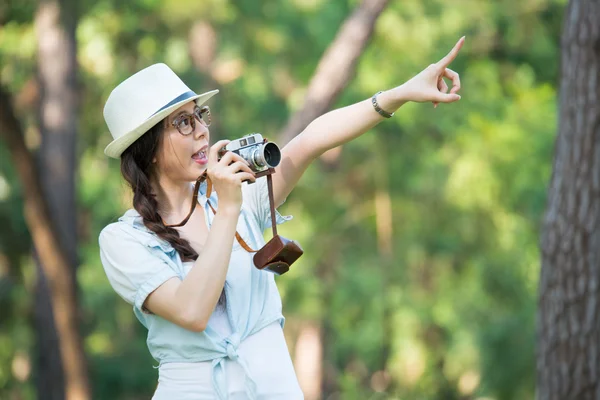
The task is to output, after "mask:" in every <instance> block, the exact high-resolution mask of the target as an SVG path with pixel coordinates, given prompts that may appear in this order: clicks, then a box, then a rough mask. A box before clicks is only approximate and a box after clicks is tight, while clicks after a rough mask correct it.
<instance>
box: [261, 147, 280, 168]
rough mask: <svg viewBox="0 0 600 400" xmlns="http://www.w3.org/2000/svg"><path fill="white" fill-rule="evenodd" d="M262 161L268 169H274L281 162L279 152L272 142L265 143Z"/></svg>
mask: <svg viewBox="0 0 600 400" xmlns="http://www.w3.org/2000/svg"><path fill="white" fill-rule="evenodd" d="M263 153H264V159H265V161H266V163H267V165H268V166H269V167H270V168H275V167H276V166H278V165H279V163H280V162H281V151H280V150H279V147H278V146H277V145H276V144H275V143H273V142H267V143H266V144H265V146H264V150H263Z"/></svg>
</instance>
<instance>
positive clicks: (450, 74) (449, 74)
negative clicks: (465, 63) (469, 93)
mask: <svg viewBox="0 0 600 400" xmlns="http://www.w3.org/2000/svg"><path fill="white" fill-rule="evenodd" d="M443 76H445V77H446V78H448V79H450V80H452V89H450V93H457V92H458V91H459V90H460V76H459V75H458V73H456V72H454V71H452V70H451V69H450V68H446V69H444V73H443Z"/></svg>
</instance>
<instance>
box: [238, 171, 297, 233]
mask: <svg viewBox="0 0 600 400" xmlns="http://www.w3.org/2000/svg"><path fill="white" fill-rule="evenodd" d="M242 190H243V192H242V193H243V198H244V206H245V207H246V208H247V209H248V210H249V211H250V212H251V213H252V215H253V216H254V217H255V218H256V220H257V222H258V225H259V226H260V229H261V230H262V231H264V230H265V229H267V228H269V227H271V208H270V205H269V188H268V185H267V178H266V177H261V178H258V179H257V180H256V182H255V183H253V184H251V185H248V184H244V186H242ZM284 201H285V200H284ZM292 218H293V217H292V216H291V215H285V216H284V215H281V214H280V213H279V211H277V210H275V221H276V223H277V225H280V224H282V223H284V222H286V221H289V220H291V219H292Z"/></svg>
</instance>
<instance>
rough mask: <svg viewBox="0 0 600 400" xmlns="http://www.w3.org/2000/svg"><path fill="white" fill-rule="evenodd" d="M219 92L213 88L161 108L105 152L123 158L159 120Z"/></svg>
mask: <svg viewBox="0 0 600 400" xmlns="http://www.w3.org/2000/svg"><path fill="white" fill-rule="evenodd" d="M217 93H219V91H218V90H211V91H210V92H206V93H202V94H198V95H195V96H191V97H187V98H185V99H184V100H181V101H178V102H176V103H174V104H172V105H170V106H168V107H165V108H164V109H162V110H160V111H159V112H157V113H156V114H154V115H152V116H151V117H150V118H148V119H147V120H145V121H144V122H143V123H142V124H141V125H139V126H138V127H137V128H135V129H133V130H132V131H130V132H127V133H126V134H124V135H123V136H120V137H118V138H117V139H115V140H113V141H112V142H110V143H109V144H108V146H106V148H105V149H104V154H106V155H107V156H109V157H112V158H121V154H122V153H123V152H124V151H125V149H127V148H128V147H129V146H131V144H132V143H133V142H135V141H136V140H138V139H139V138H140V137H141V136H142V135H143V134H144V133H146V132H148V131H149V130H150V128H152V127H153V126H154V125H156V124H157V123H158V122H160V121H161V120H163V119H164V118H165V117H166V116H167V115H169V114H171V113H172V112H173V111H175V110H176V109H178V108H179V107H181V106H182V105H184V104H185V103H188V102H190V101H194V100H195V101H196V104H198V105H201V104H203V103H204V102H206V101H207V100H208V99H210V98H211V97H213V96H214V95H215V94H217Z"/></svg>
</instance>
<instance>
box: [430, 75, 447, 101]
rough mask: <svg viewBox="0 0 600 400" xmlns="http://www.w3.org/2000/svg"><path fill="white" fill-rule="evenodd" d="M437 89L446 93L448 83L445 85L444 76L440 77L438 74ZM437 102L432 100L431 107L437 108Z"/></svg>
mask: <svg viewBox="0 0 600 400" xmlns="http://www.w3.org/2000/svg"><path fill="white" fill-rule="evenodd" d="M437 87H438V90H439V91H440V92H442V93H448V85H446V81H444V78H442V77H441V76H440V78H439V79H438V84H437ZM438 104H439V103H438V102H437V101H434V102H433V108H437V106H438Z"/></svg>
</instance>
